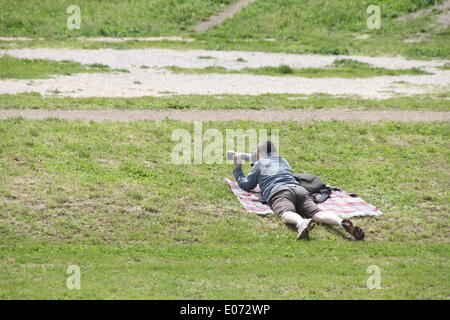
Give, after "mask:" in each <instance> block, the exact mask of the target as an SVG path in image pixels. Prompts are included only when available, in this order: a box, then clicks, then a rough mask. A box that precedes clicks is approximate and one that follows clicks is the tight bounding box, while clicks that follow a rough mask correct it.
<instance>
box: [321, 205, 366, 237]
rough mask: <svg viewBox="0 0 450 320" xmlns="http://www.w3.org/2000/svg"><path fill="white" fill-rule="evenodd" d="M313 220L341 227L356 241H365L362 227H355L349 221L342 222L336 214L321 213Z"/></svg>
mask: <svg viewBox="0 0 450 320" xmlns="http://www.w3.org/2000/svg"><path fill="white" fill-rule="evenodd" d="M312 218H313V220H314V221H317V222H322V223H326V224H332V225H337V226H341V227H342V228H344V230H345V231H347V232H348V233H350V234H351V235H352V236H353V237H354V238H355V239H356V240H363V239H364V237H365V234H364V231H363V230H362V229H361V228H360V227H357V226H354V225H353V223H352V222H351V221H350V220H348V219H346V220H342V219H341V218H340V217H339V216H338V215H337V214H335V213H334V212H328V211H319V212H317V213H316V214H315V215H314V216H313V217H312Z"/></svg>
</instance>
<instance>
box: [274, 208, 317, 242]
mask: <svg viewBox="0 0 450 320" xmlns="http://www.w3.org/2000/svg"><path fill="white" fill-rule="evenodd" d="M281 219H282V220H283V222H284V223H285V224H293V225H295V227H296V228H297V232H298V233H297V239H299V240H300V239H306V238H308V236H309V231H311V230H312V229H313V228H314V226H315V223H314V221H313V220H312V219H303V218H302V217H301V216H300V215H299V214H298V213H296V212H292V211H286V212H284V213H283V214H282V215H281Z"/></svg>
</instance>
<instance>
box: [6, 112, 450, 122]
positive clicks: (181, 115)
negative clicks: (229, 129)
mask: <svg viewBox="0 0 450 320" xmlns="http://www.w3.org/2000/svg"><path fill="white" fill-rule="evenodd" d="M13 117H23V118H25V119H48V118H59V119H64V120H85V121H105V120H106V121H120V122H131V121H139V120H155V121H161V120H165V119H172V120H179V121H187V122H190V121H229V120H255V121H267V122H277V121H289V120H291V121H308V120H323V121H331V120H344V121H352V120H361V121H369V122H373V121H381V120H393V121H401V122H431V121H439V122H442V121H445V122H448V121H450V112H448V111H345V110H344V111H341V110H339V111H337V110H287V111H268V110H258V111H250V110H188V111H182V110H173V111H162V110H126V111H122V110H27V109H24V110H0V119H6V118H13Z"/></svg>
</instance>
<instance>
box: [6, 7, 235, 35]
mask: <svg viewBox="0 0 450 320" xmlns="http://www.w3.org/2000/svg"><path fill="white" fill-rule="evenodd" d="M235 1H236V0H208V1H202V0H177V1H170V0H134V1H120V0H112V1H101V0H94V1H92V0H77V1H76V3H75V2H73V1H71V0H59V1H56V2H55V1H53V0H42V1H39V3H36V2H33V3H32V2H30V1H26V0H18V1H1V2H0V36H15V37H17V36H26V37H45V38H52V39H65V38H68V37H76V36H83V37H92V36H97V37H124V36H131V37H133V36H137V37H146V36H159V35H178V34H180V32H183V31H185V30H187V29H189V28H190V27H192V26H194V25H196V24H197V23H199V22H200V21H202V20H204V19H207V18H209V17H210V16H211V15H214V14H216V13H218V12H220V11H222V10H224V9H225V8H226V7H227V6H228V5H229V4H231V3H233V2H235ZM74 4H75V5H77V6H78V7H79V8H80V11H81V28H80V29H72V30H70V29H68V28H67V25H66V22H67V19H68V17H69V16H70V15H69V14H68V13H67V12H66V10H67V8H68V7H69V6H71V5H74Z"/></svg>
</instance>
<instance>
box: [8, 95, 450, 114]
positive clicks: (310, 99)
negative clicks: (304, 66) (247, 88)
mask: <svg viewBox="0 0 450 320" xmlns="http://www.w3.org/2000/svg"><path fill="white" fill-rule="evenodd" d="M448 98H449V94H448V92H442V93H440V94H433V95H431V94H428V95H427V94H425V95H416V96H407V97H405V96H403V97H394V98H389V99H362V98H358V97H352V96H348V97H345V96H344V97H341V96H332V95H327V94H313V95H298V94H261V95H256V96H249V95H170V94H168V95H167V96H163V97H152V96H147V97H137V98H98V97H92V98H70V97H64V98H62V97H52V96H48V95H46V96H41V95H40V94H39V93H36V92H32V93H20V94H16V95H12V94H2V95H0V109H47V110H57V109H59V110H69V109H77V110H95V109H118V110H141V109H161V110H189V109H253V110H261V109H280V110H282V109H308V108H311V109H353V110H390V109H392V110H396V109H399V110H433V111H450V104H449V102H448V101H449V100H448Z"/></svg>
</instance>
